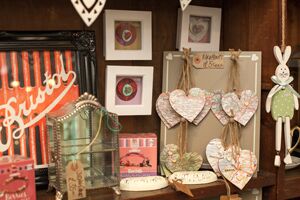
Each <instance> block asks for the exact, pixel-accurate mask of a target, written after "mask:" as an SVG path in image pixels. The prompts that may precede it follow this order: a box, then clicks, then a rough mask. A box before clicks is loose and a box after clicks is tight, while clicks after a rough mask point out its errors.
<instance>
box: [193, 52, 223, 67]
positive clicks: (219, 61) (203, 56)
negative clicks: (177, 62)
mask: <svg viewBox="0 0 300 200" xmlns="http://www.w3.org/2000/svg"><path fill="white" fill-rule="evenodd" d="M193 66H194V67H195V68H197V69H223V68H224V54H223V53H196V54H195V55H194V56H193Z"/></svg>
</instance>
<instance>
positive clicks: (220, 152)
mask: <svg viewBox="0 0 300 200" xmlns="http://www.w3.org/2000/svg"><path fill="white" fill-rule="evenodd" d="M205 153H206V158H207V160H208V162H209V164H210V166H211V167H212V169H213V170H214V172H215V173H216V174H217V175H218V176H220V175H221V174H220V173H221V172H220V169H219V166H218V162H219V160H221V159H223V158H224V157H228V155H229V157H232V148H228V149H225V148H224V147H223V145H222V140H221V139H219V138H214V139H212V140H211V141H210V142H209V143H208V144H207V146H206V152H205Z"/></svg>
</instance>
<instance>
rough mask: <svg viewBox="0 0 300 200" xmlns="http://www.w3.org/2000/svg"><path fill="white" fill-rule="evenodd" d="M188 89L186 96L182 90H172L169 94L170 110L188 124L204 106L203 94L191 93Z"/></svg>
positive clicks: (191, 90)
mask: <svg viewBox="0 0 300 200" xmlns="http://www.w3.org/2000/svg"><path fill="white" fill-rule="evenodd" d="M194 90H195V88H192V89H190V91H189V94H188V96H186V94H185V92H184V91H183V90H179V89H177V90H174V91H172V92H171V93H170V104H171V106H172V108H173V109H174V110H175V111H176V112H177V113H178V114H179V115H181V116H182V117H184V118H185V119H186V120H188V121H189V122H192V121H194V119H195V118H196V117H197V116H198V114H199V113H200V112H201V111H202V109H203V107H204V105H205V94H204V93H203V92H199V93H196V92H193V91H194Z"/></svg>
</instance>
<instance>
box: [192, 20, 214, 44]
mask: <svg viewBox="0 0 300 200" xmlns="http://www.w3.org/2000/svg"><path fill="white" fill-rule="evenodd" d="M208 29H209V23H208V22H207V19H205V18H201V17H197V16H193V17H190V23H189V38H188V39H189V42H201V41H204V40H206V38H207V32H208Z"/></svg>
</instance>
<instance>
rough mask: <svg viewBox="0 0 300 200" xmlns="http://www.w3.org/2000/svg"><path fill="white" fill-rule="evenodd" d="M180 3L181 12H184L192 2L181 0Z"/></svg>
mask: <svg viewBox="0 0 300 200" xmlns="http://www.w3.org/2000/svg"><path fill="white" fill-rule="evenodd" d="M179 1H180V6H181V10H182V11H184V10H185V9H186V7H188V5H189V4H190V3H191V1H192V0H179Z"/></svg>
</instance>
